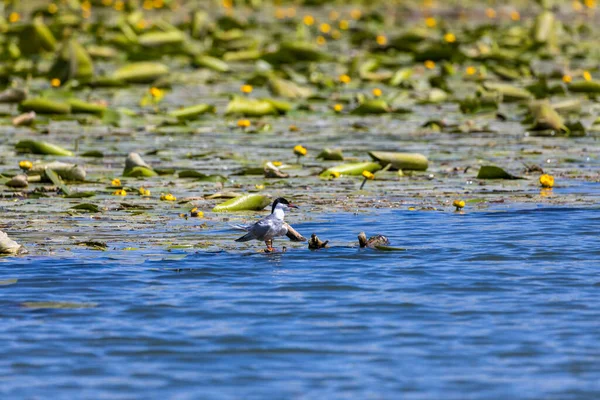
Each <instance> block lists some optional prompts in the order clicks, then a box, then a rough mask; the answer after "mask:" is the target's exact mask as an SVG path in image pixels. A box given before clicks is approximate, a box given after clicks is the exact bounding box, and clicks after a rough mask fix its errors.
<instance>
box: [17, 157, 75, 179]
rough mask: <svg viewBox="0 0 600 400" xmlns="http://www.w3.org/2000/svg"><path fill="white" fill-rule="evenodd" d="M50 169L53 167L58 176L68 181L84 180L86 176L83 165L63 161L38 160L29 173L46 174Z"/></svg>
mask: <svg viewBox="0 0 600 400" xmlns="http://www.w3.org/2000/svg"><path fill="white" fill-rule="evenodd" d="M48 169H51V170H52V171H54V172H55V173H56V174H57V175H58V176H60V177H61V178H62V179H64V180H67V181H84V180H85V176H86V171H85V169H84V168H83V167H82V166H80V165H77V164H69V163H64V162H61V161H52V162H36V163H34V164H33V166H32V167H31V169H30V170H29V171H27V174H29V175H42V176H44V175H45V173H46V171H47V170H48Z"/></svg>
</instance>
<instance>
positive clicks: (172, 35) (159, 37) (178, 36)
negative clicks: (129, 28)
mask: <svg viewBox="0 0 600 400" xmlns="http://www.w3.org/2000/svg"><path fill="white" fill-rule="evenodd" d="M185 39H186V37H185V34H184V33H183V32H181V31H179V30H170V31H167V32H160V31H154V32H146V33H143V34H141V35H139V36H138V37H137V42H138V44H140V45H141V46H142V47H148V48H155V47H164V46H178V45H181V44H182V43H183V42H184V41H185Z"/></svg>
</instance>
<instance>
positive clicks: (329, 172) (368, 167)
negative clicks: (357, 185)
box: [319, 162, 381, 179]
mask: <svg viewBox="0 0 600 400" xmlns="http://www.w3.org/2000/svg"><path fill="white" fill-rule="evenodd" d="M380 169H381V164H379V163H376V162H359V163H348V164H341V165H336V166H335V167H331V168H327V169H326V170H325V171H323V172H321V173H320V174H319V177H320V178H324V179H329V178H331V177H332V176H334V175H336V174H339V175H354V176H358V175H362V173H363V171H369V172H375V171H379V170H380Z"/></svg>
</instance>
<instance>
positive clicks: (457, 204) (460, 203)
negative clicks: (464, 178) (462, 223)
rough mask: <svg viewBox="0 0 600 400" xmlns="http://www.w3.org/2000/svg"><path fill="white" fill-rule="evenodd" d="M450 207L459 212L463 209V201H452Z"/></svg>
mask: <svg viewBox="0 0 600 400" xmlns="http://www.w3.org/2000/svg"><path fill="white" fill-rule="evenodd" d="M452 205H453V206H454V207H456V211H460V210H462V209H463V208H465V201H464V200H454V202H453V203H452Z"/></svg>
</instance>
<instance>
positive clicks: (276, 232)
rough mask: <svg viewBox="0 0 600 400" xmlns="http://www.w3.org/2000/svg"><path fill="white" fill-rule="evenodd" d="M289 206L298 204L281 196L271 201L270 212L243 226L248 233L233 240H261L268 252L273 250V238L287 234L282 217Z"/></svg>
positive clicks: (293, 206) (294, 206) (292, 206)
mask: <svg viewBox="0 0 600 400" xmlns="http://www.w3.org/2000/svg"><path fill="white" fill-rule="evenodd" d="M290 208H298V206H296V205H294V204H292V203H290V202H289V201H287V200H286V199H284V198H283V197H280V198H278V199H276V200H275V201H274V202H273V207H272V208H271V214H270V215H267V216H266V217H264V218H262V219H260V220H258V221H257V222H255V223H254V224H252V225H248V226H246V227H244V228H243V229H244V230H246V231H248V233H247V234H245V235H244V236H242V237H241V238H238V239H236V240H235V241H236V242H247V241H249V240H261V241H264V242H265V244H266V245H267V251H268V252H271V251H274V250H275V249H274V248H273V238H276V237H278V236H285V235H287V234H288V228H287V224H286V223H285V221H284V220H283V219H284V217H285V212H286V211H288V210H289V209H290Z"/></svg>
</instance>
